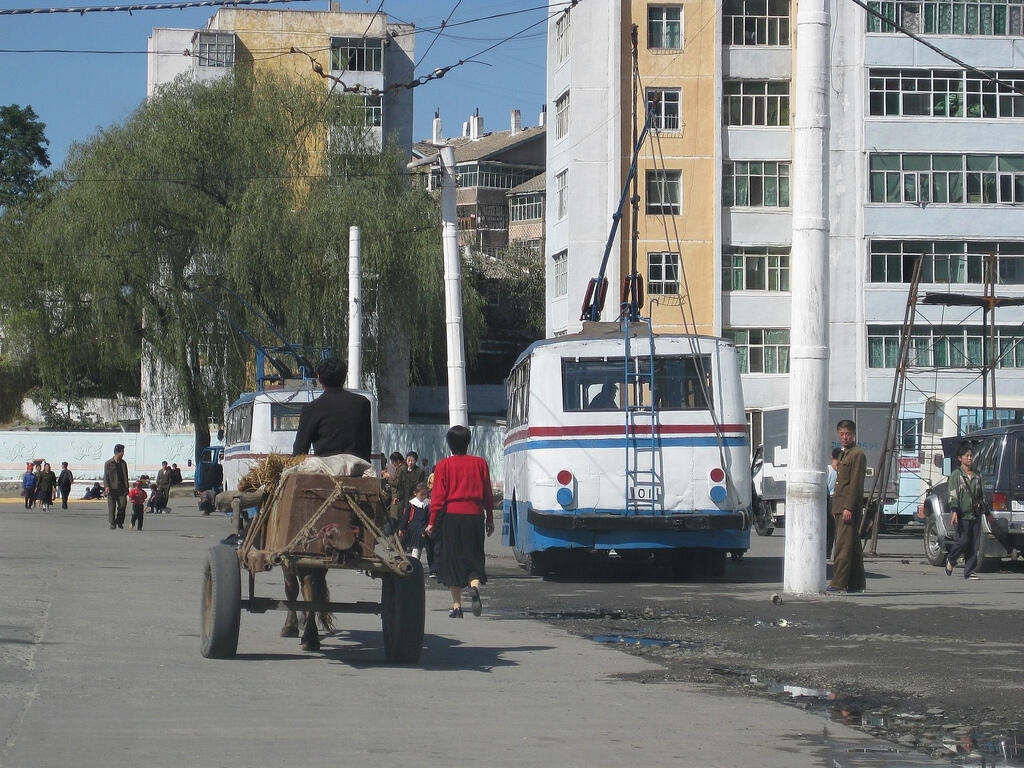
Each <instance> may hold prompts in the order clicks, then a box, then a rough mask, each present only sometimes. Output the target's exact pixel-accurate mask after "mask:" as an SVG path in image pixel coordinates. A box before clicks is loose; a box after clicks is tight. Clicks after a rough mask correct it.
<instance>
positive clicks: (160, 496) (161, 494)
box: [153, 461, 171, 515]
mask: <svg viewBox="0 0 1024 768" xmlns="http://www.w3.org/2000/svg"><path fill="white" fill-rule="evenodd" d="M170 495H171V468H170V467H169V466H168V465H167V462H166V461H161V462H160V469H159V470H158V471H157V473H156V488H155V489H154V490H153V514H156V515H162V514H163V513H164V512H166V511H167V502H168V499H169V498H170Z"/></svg>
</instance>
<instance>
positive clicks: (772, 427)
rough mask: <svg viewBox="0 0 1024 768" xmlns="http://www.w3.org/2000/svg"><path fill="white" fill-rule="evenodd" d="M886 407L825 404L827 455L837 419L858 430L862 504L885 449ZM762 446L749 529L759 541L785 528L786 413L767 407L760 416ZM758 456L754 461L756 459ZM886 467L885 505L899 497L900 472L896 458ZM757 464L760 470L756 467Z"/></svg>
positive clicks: (878, 404) (834, 443)
mask: <svg viewBox="0 0 1024 768" xmlns="http://www.w3.org/2000/svg"><path fill="white" fill-rule="evenodd" d="M889 409H890V405H889V403H881V402H846V401H843V402H831V403H829V404H828V420H827V424H828V426H829V429H830V430H831V431H830V434H829V438H830V440H829V453H831V450H832V448H838V447H839V441H838V439H837V438H836V435H835V425H836V424H837V423H838V422H839V421H840V420H842V419H852V420H853V421H854V422H855V423H856V425H857V445H859V446H860V448H861V450H863V451H864V454H865V455H866V457H867V477H866V478H865V481H864V497H865V501H866V500H867V498H868V496H869V495H870V493H871V487H872V485H873V480H874V477H875V472H876V471H877V470H878V467H879V459H880V457H881V455H882V452H883V450H884V448H885V443H886V439H885V431H886V425H887V424H888V421H889ZM761 425H762V426H761V431H762V442H761V446H760V447H759V448H758V449H755V462H754V471H755V474H754V477H753V483H754V493H755V497H754V502H753V503H754V507H755V508H754V530H755V531H756V532H757V534H758V535H759V536H771V535H772V533H773V532H774V531H775V528H776V527H778V526H782V525H785V517H786V473H787V471H788V469H789V408H785V407H781V408H771V409H766V410H765V411H763V413H762V422H761ZM758 453H759V454H760V455H759V456H758V455H757V454H758ZM829 459H830V456H829V455H825V456H822V457H821V466H822V467H823V468H824V467H826V466H827V465H828V463H829ZM889 460H890V461H891V466H890V471H889V473H888V480H887V482H886V486H885V488H884V489H883V499H884V502H885V503H891V502H892V501H893V500H895V498H896V497H897V495H898V492H899V472H898V470H897V467H896V456H895V454H893V455H892V456H890V459H889ZM759 464H760V466H758V465H759Z"/></svg>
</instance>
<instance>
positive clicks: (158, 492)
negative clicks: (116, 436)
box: [103, 443, 181, 531]
mask: <svg viewBox="0 0 1024 768" xmlns="http://www.w3.org/2000/svg"><path fill="white" fill-rule="evenodd" d="M180 482H181V470H180V469H178V465H177V464H172V465H168V463H167V462H166V461H162V462H160V469H159V471H157V473H156V481H155V483H154V487H153V493H152V494H150V493H148V492H147V491H146V486H147V484H148V482H147V480H143V479H139V480H136V481H135V483H134V484H132V483H131V482H130V481H129V479H128V463H127V462H126V461H125V460H124V445H122V444H121V443H118V444H117V445H115V446H114V455H113V456H112V457H111V458H109V459H107V462H106V463H105V464H104V465H103V494H104V496H106V499H107V522H108V524H109V525H110V530H112V531H113V530H115V529H123V528H124V520H125V516H126V514H127V511H128V502H129V501H130V502H131V504H132V517H131V520H130V521H129V525H128V527H129V529H130V530H136V531H141V530H142V525H143V522H144V518H145V512H146V508H147V506H148V507H149V510H150V511H151V512H153V513H154V514H157V515H159V514H164V513H166V512H167V511H168V510H167V504H168V499H170V494H171V486H173V485H175V484H177V483H180ZM147 499H149V503H148V505H147V503H146V500H147Z"/></svg>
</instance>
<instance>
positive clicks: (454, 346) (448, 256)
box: [438, 147, 469, 427]
mask: <svg viewBox="0 0 1024 768" xmlns="http://www.w3.org/2000/svg"><path fill="white" fill-rule="evenodd" d="M438 157H439V158H440V160H441V237H442V241H443V244H444V324H445V342H446V346H447V349H448V426H450V427H454V426H455V425H456V424H462V425H463V426H467V427H468V426H469V407H468V405H467V403H466V354H465V346H466V344H465V340H464V338H463V332H462V263H461V261H460V260H459V224H458V218H457V216H456V209H455V151H454V150H453V149H452V148H451V147H443V148H442V149H441V152H440V153H439V155H438Z"/></svg>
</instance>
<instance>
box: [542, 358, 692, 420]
mask: <svg viewBox="0 0 1024 768" xmlns="http://www.w3.org/2000/svg"><path fill="white" fill-rule="evenodd" d="M650 364H651V360H650V358H637V359H636V360H635V361H634V364H633V365H632V366H631V367H632V368H633V369H634V370H638V371H639V372H640V374H642V375H640V376H638V377H635V379H634V380H633V381H631V382H630V384H629V386H628V392H627V400H628V402H629V404H630V405H650V404H651V392H650V378H649V373H650ZM625 378H626V371H625V361H624V360H623V358H621V357H620V358H597V359H579V360H575V359H570V358H563V359H562V407H563V409H564V410H565V411H566V412H572V411H617V410H621V409H622V408H623V407H624V406H625V403H623V401H622V387H623V382H624V381H625ZM702 385H703V386H702ZM654 393H655V399H656V403H657V409H658V410H659V411H693V410H700V411H706V410H707V409H708V405H707V404H708V401H709V400H710V399H711V357H710V355H700V356H697V357H695V356H692V355H685V356H684V355H680V356H676V357H659V358H657V359H656V360H655V362H654Z"/></svg>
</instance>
